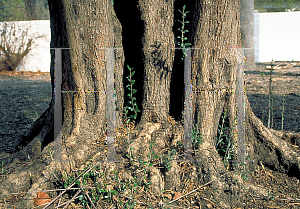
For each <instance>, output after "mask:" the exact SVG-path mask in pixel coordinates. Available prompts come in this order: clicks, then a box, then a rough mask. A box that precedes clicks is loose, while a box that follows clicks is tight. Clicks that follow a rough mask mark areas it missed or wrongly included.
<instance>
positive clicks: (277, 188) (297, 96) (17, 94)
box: [0, 63, 300, 209]
mask: <svg viewBox="0 0 300 209" xmlns="http://www.w3.org/2000/svg"><path fill="white" fill-rule="evenodd" d="M267 65H269V63H259V64H257V69H256V70H255V71H246V72H245V83H246V91H247V96H248V99H249V102H250V104H251V107H252V109H253V112H254V114H255V115H256V116H257V117H259V118H260V119H261V120H262V121H263V123H264V125H265V126H267V125H268V120H267V115H268V114H267V113H268V104H269V91H268V89H269V76H270V71H269V70H266V69H265V67H266V66H267ZM272 77H273V83H272V86H273V87H274V89H273V94H274V97H273V106H274V110H273V128H274V129H276V130H281V126H282V98H283V95H285V105H284V113H283V117H284V122H283V130H285V131H293V132H300V126H299V124H300V123H299V122H300V79H299V78H300V67H299V66H296V67H292V68H289V69H282V70H275V71H274V74H273V76H272ZM0 99H1V103H0V105H1V106H0V110H1V112H0V123H1V124H0V128H1V129H0V140H1V144H0V152H2V154H1V155H0V161H1V156H2V157H5V156H7V155H9V154H10V153H9V152H10V150H11V149H10V147H11V146H12V145H13V144H14V142H13V141H14V137H16V135H18V134H22V133H23V132H24V131H25V130H26V129H27V128H28V127H29V126H30V125H31V124H32V123H33V121H34V120H36V119H37V118H38V117H39V116H40V115H41V114H42V113H43V111H45V110H46V108H47V107H48V105H49V102H50V100H51V84H50V74H49V73H31V72H24V73H20V72H14V73H13V72H10V73H1V74H0ZM35 111H36V113H37V114H36V113H35ZM288 143H290V144H292V145H293V147H294V149H295V150H298V151H300V149H299V146H298V145H297V144H295V142H293V140H291V139H288ZM99 146H100V144H99ZM180 170H181V172H182V173H184V174H185V175H191V173H192V172H190V171H189V168H188V167H184V168H180ZM249 175H251V177H252V178H249V179H250V182H248V183H250V184H254V185H256V186H259V187H260V188H263V189H266V190H268V191H269V198H265V197H262V196H260V195H258V194H254V193H250V192H249V193H247V192H246V194H245V196H244V208H247V209H248V208H255V209H256V208H300V182H299V178H295V177H289V176H288V175H286V174H282V173H278V172H274V171H272V170H271V169H269V168H267V167H265V166H263V165H262V166H261V167H260V169H258V170H256V171H254V172H250V173H249ZM185 186H186V188H187V190H186V193H187V192H190V191H192V190H194V189H196V188H198V187H199V186H201V185H197V184H194V185H193V184H191V183H190V184H189V183H188V182H186V183H185ZM213 193H214V191H213V188H211V187H210V185H207V186H205V187H203V188H202V189H200V190H198V191H197V192H194V193H192V194H191V195H188V196H186V197H184V198H182V199H180V200H178V201H177V203H178V204H176V205H177V206H174V207H173V206H170V207H171V208H189V207H190V208H220V206H219V205H218V204H216V203H214V201H212V196H213V195H214V194H213ZM50 196H51V195H50ZM52 196H53V195H52ZM175 196H176V194H175V193H170V194H169V195H166V196H165V198H167V199H169V200H168V201H170V200H172V199H174V197H175ZM149 197H150V200H151V197H153V195H149ZM149 197H148V200H149ZM52 198H53V197H52ZM137 199H139V200H140V201H142V202H147V198H146V197H139V198H137ZM14 201H15V200H14ZM151 201H152V200H151ZM153 201H154V200H153ZM168 201H167V202H168ZM12 202H13V201H12ZM100 206H101V208H109V207H110V206H112V203H110V202H109V201H108V200H104V199H102V201H101V203H100ZM69 208H80V207H79V204H72V206H70V207H69ZM135 208H145V207H135Z"/></svg>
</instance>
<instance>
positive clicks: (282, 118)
mask: <svg viewBox="0 0 300 209" xmlns="http://www.w3.org/2000/svg"><path fill="white" fill-rule="evenodd" d="M284 97H285V95H283V97H282V112H281V130H283V121H284V117H283V114H284V105H285V102H284Z"/></svg>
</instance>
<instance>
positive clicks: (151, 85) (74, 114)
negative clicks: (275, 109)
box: [0, 0, 300, 208]
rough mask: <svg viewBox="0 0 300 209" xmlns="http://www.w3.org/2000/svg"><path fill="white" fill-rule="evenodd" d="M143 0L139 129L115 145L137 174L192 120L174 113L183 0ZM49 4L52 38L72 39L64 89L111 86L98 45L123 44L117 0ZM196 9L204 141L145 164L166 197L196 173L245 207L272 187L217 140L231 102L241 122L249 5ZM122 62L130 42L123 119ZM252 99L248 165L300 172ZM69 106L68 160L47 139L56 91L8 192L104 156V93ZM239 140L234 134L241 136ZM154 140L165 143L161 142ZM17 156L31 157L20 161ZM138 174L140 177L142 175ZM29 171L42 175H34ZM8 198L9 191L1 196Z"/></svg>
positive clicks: (28, 204)
mask: <svg viewBox="0 0 300 209" xmlns="http://www.w3.org/2000/svg"><path fill="white" fill-rule="evenodd" d="M115 4H117V3H116V2H115ZM137 6H138V8H139V10H140V14H141V17H140V18H141V20H142V22H143V26H142V27H143V38H142V44H143V58H144V59H143V62H144V69H143V70H144V75H143V81H144V83H143V103H142V115H141V120H140V121H139V123H138V124H137V127H136V128H135V130H131V134H130V136H131V137H130V138H129V141H130V142H131V143H129V145H127V144H125V143H123V144H121V141H122V140H123V141H127V136H125V137H123V138H121V139H120V140H119V141H118V143H117V144H116V145H117V148H116V151H117V153H118V154H120V155H122V157H123V158H124V159H126V158H127V159H128V155H126V154H128V153H129V154H130V155H132V156H133V157H132V159H131V160H132V162H130V163H128V164H127V165H125V166H124V167H123V168H124V169H127V171H128V173H130V170H132V172H131V173H133V172H134V171H136V170H137V169H138V165H139V161H138V159H142V160H143V161H148V162H149V161H150V160H149V159H148V153H151V152H154V155H160V154H162V153H166V151H168V150H170V149H171V148H174V147H175V148H177V142H183V140H184V136H183V135H184V130H183V124H182V123H180V122H179V121H175V120H174V119H172V117H170V114H169V105H170V93H169V92H170V81H171V74H172V69H173V62H174V56H175V52H174V47H175V43H174V34H173V28H172V27H173V25H174V1H173V0H171V1H159V0H155V1H150V0H139V1H138V2H137ZM49 8H50V14H51V33H52V37H51V47H53V48H54V47H66V48H71V50H63V53H62V60H63V82H62V90H65V91H67V90H70V91H74V90H92V91H104V90H105V88H106V87H105V82H106V61H107V57H106V51H103V50H99V47H100V48H107V47H122V43H121V41H122V35H121V33H122V29H121V25H120V23H119V21H118V19H117V17H116V15H115V13H114V11H113V9H112V6H111V4H110V0H109V1H108V0H107V1H105V0H103V1H97V2H83V3H82V2H80V1H77V0H73V1H69V0H64V1H49ZM188 8H191V9H192V8H193V11H192V13H191V18H190V19H191V20H192V22H191V32H192V33H191V34H190V37H189V40H190V41H191V42H192V43H193V46H192V47H193V48H199V49H198V50H193V51H192V84H193V91H196V93H193V101H192V105H193V110H192V112H193V124H197V125H198V127H199V131H200V133H201V134H202V137H203V138H204V142H203V143H202V144H201V145H199V147H198V148H197V149H196V151H195V153H194V154H195V157H194V159H195V160H196V161H194V162H180V161H182V160H183V159H182V157H181V156H180V155H179V154H177V155H175V156H176V159H174V160H171V169H167V168H166V167H161V166H151V167H149V168H147V169H145V171H146V173H147V174H148V177H149V181H150V182H152V185H151V187H150V188H151V190H152V191H153V194H154V195H153V196H159V195H160V194H161V191H162V190H173V191H177V192H178V191H182V189H184V188H185V185H184V183H183V182H185V180H187V179H188V178H190V179H191V182H192V183H195V184H198V185H201V184H204V183H207V182H209V181H212V180H214V181H213V182H212V186H211V188H212V189H215V191H214V193H213V196H214V200H216V201H217V205H218V206H220V207H223V208H233V207H234V206H239V207H242V206H243V205H242V201H243V192H242V191H243V190H244V189H250V190H252V191H254V192H256V193H257V192H259V193H261V194H262V195H265V196H266V195H267V192H266V191H263V190H259V189H258V188H257V187H255V186H253V185H251V184H248V183H246V182H243V180H242V179H241V177H240V176H239V175H234V174H232V173H227V172H228V170H230V169H231V170H235V169H236V167H234V166H233V165H230V167H229V168H227V167H225V166H224V163H223V162H222V159H221V157H220V155H219V153H218V152H217V150H216V147H215V136H216V135H217V129H218V124H219V123H220V118H221V115H222V112H223V111H224V110H227V111H228V112H227V113H228V120H227V121H226V123H227V124H228V126H229V129H232V128H234V127H235V126H234V122H235V117H236V112H235V105H236V104H235V99H236V95H235V90H236V85H235V81H236V79H237V75H236V64H237V55H236V53H237V50H235V49H234V48H235V47H239V46H241V36H240V26H239V21H240V16H239V15H240V13H239V11H240V5H239V2H238V1H234V0H220V1H205V0H203V1H202V0H195V1H193V2H191V3H189V4H188ZM176 9H177V8H176ZM178 9H181V8H178ZM229 48H233V49H229ZM51 57H52V60H51V71H50V72H51V82H52V87H53V90H54V66H53V65H54V57H55V54H54V52H52V54H51ZM123 63H124V54H123V51H122V50H118V51H116V53H115V70H116V92H117V95H116V100H117V101H116V106H117V108H116V120H117V126H116V128H118V127H119V126H121V124H122V123H121V118H122V109H123V102H124V99H123V81H122V77H123V68H124V67H123V65H124V64H123ZM138 90H142V86H138ZM224 90H225V91H224ZM200 92H201V93H200ZM230 92H231V93H230ZM52 98H54V97H53V95H52ZM245 98H246V101H245V102H246V105H245V108H246V115H245V126H246V138H245V150H246V153H248V154H249V156H250V157H251V161H249V162H247V165H248V166H249V170H254V169H256V168H257V166H258V164H259V163H260V162H262V163H263V164H265V165H266V166H268V167H270V168H272V169H274V170H276V171H279V172H284V173H288V174H290V175H292V176H296V177H297V176H298V177H299V173H300V157H299V154H297V153H295V152H294V151H292V149H291V148H290V147H289V145H288V144H287V143H286V142H284V141H282V140H281V139H280V138H282V137H283V136H282V134H281V133H277V132H274V131H271V130H270V129H267V128H266V127H264V126H263V124H262V123H261V121H260V120H259V119H258V118H257V117H255V115H254V114H253V113H252V110H251V107H250V104H249V102H248V100H247V96H246V97H245ZM62 106H63V128H62V133H63V135H64V136H63V150H62V156H63V160H65V161H66V162H58V163H57V162H54V161H50V163H49V161H48V160H49V156H48V148H52V147H53V139H55V137H56V136H52V137H51V133H53V112H54V99H52V101H51V103H50V106H49V108H48V110H47V111H46V112H45V113H44V114H43V116H42V117H41V118H40V119H39V120H37V122H35V124H34V125H33V127H32V128H31V129H30V130H29V131H28V133H27V134H26V137H24V139H21V140H20V143H24V144H25V145H27V146H26V148H25V150H23V152H24V151H25V152H26V153H29V154H30V156H32V158H31V160H30V161H26V159H24V156H23V155H22V153H21V151H19V152H17V153H15V154H14V155H13V157H12V158H11V160H14V162H13V163H11V164H10V165H9V166H10V167H9V172H8V174H7V175H6V176H5V177H4V178H3V179H2V182H1V183H0V184H1V188H2V191H1V192H2V193H11V192H18V191H22V190H23V191H29V192H31V191H42V190H44V189H45V188H53V187H54V185H52V184H51V183H50V182H49V179H50V177H49V176H50V174H53V173H54V171H55V170H60V171H63V170H64V169H66V170H67V171H71V170H76V168H83V167H85V166H86V164H87V162H88V159H89V158H90V157H91V156H94V157H95V156H98V157H97V159H98V160H104V159H105V153H104V149H103V148H101V149H100V148H94V147H93V146H92V143H93V142H94V141H95V140H99V139H102V137H103V136H104V133H105V111H106V98H105V95H104V94H101V93H99V94H95V93H91V94H87V93H80V94H74V93H68V94H63V101H62ZM37 128H38V130H37ZM230 140H231V141H232V142H234V137H231V138H230ZM28 142H29V143H28ZM153 142H155V143H156V145H155V146H153V147H152V146H151V144H152V143H153ZM18 163H22V165H20V166H18V167H17V166H16V165H17V164H18ZM103 165H104V167H105V166H106V169H107V170H109V171H113V170H114V169H115V168H116V163H103ZM183 165H184V166H187V165H189V166H188V167H190V168H191V171H190V173H189V174H188V175H186V176H184V175H183V174H184V172H183V171H182V170H183V168H182V166H183ZM223 174H226V176H225V175H223ZM130 175H131V174H130ZM139 175H140V176H139V177H141V174H139ZM221 175H222V177H221ZM28 176H34V177H33V178H31V180H30V181H29V182H28V181H27V179H28ZM128 178H129V177H128ZM12 179H14V180H12ZM45 179H46V180H45ZM182 179H183V180H182ZM235 180H238V182H236V181H235ZM16 190H18V191H16ZM34 197H36V193H27V194H26V196H25V197H24V198H23V199H22V200H21V201H19V202H16V203H14V205H15V206H16V207H17V208H32V202H33V201H28V200H32V199H33V198H34ZM1 199H5V198H3V196H2V197H1ZM0 206H2V205H0Z"/></svg>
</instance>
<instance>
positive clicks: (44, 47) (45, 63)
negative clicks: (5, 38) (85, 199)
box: [0, 12, 300, 72]
mask: <svg viewBox="0 0 300 209" xmlns="http://www.w3.org/2000/svg"><path fill="white" fill-rule="evenodd" d="M299 22H300V12H275V13H254V28H255V29H254V34H255V61H256V62H271V60H272V59H273V60H274V61H292V60H294V61H300V38H299V37H300V27H299ZM10 23H11V22H10ZM14 23H16V28H19V27H22V28H24V29H25V28H26V27H28V26H30V29H29V30H28V35H29V36H32V37H38V36H41V35H44V36H45V37H44V38H38V39H37V40H36V41H35V44H34V46H33V47H32V51H30V52H29V54H27V55H26V57H24V59H23V60H22V62H21V63H20V64H19V66H18V68H17V70H18V71H33V72H37V71H41V72H49V71H50V40H51V34H50V20H35V21H17V22H14ZM3 25H4V23H3V22H0V31H1V30H2V29H3Z"/></svg>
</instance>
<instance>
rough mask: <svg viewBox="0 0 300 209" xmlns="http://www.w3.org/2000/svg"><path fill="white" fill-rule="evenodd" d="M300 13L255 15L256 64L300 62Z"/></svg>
mask: <svg viewBox="0 0 300 209" xmlns="http://www.w3.org/2000/svg"><path fill="white" fill-rule="evenodd" d="M299 23H300V12H270V13H254V35H255V62H271V60H272V59H273V60H274V61H293V60H294V61H300V38H299V37H300V25H299Z"/></svg>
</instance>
